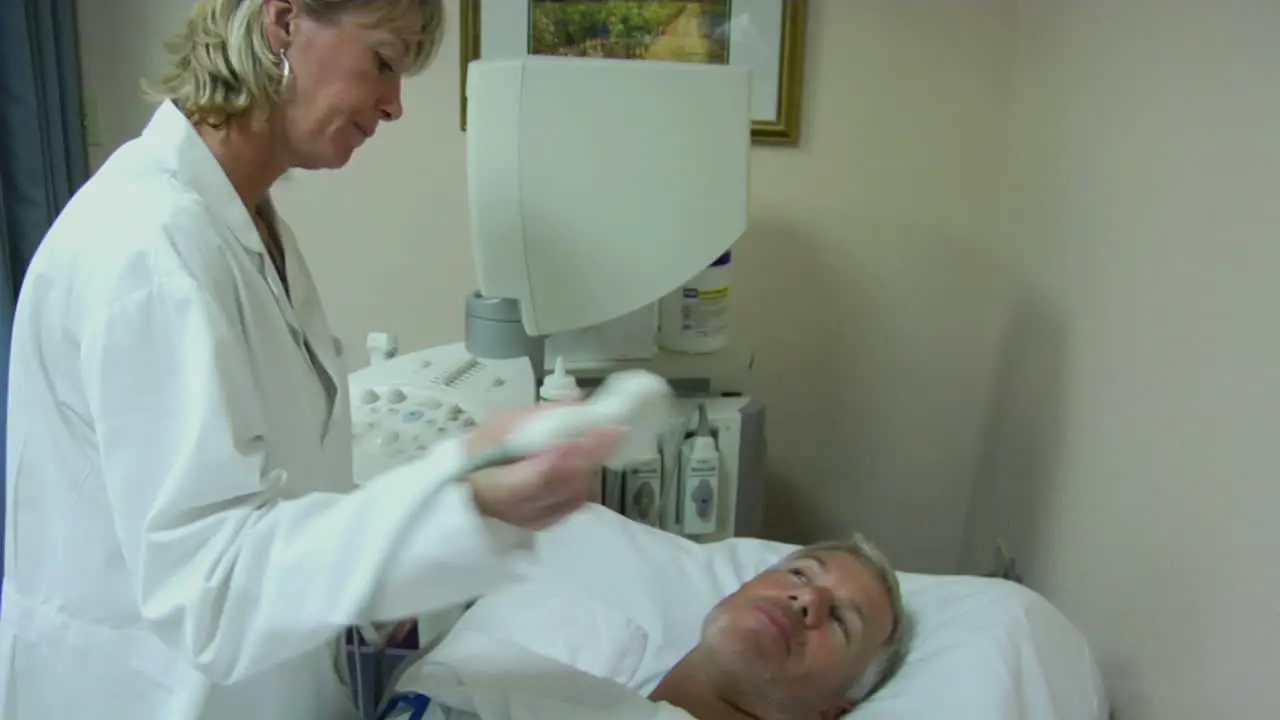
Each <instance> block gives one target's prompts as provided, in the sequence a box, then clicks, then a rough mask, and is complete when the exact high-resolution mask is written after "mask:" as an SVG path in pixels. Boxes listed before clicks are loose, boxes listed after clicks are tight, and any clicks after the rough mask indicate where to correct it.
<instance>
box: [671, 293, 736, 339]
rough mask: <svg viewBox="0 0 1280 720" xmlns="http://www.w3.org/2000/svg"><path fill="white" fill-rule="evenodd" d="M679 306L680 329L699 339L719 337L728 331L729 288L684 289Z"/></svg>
mask: <svg viewBox="0 0 1280 720" xmlns="http://www.w3.org/2000/svg"><path fill="white" fill-rule="evenodd" d="M681 294H682V296H683V297H684V302H683V303H681V306H680V329H681V330H682V331H684V332H687V333H692V334H694V335H698V336H701V337H710V336H714V335H721V334H723V333H725V332H728V330H729V288H727V287H721V288H710V289H707V290H699V289H698V288H689V287H687V288H684V290H683V291H682V293H681Z"/></svg>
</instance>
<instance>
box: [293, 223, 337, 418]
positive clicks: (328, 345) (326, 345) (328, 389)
mask: <svg viewBox="0 0 1280 720" xmlns="http://www.w3.org/2000/svg"><path fill="white" fill-rule="evenodd" d="M276 224H277V227H278V229H279V231H280V242H281V244H282V245H283V246H284V254H285V272H287V273H288V279H289V289H290V291H291V293H292V295H293V307H294V309H295V312H296V314H297V317H298V320H299V323H300V325H301V328H302V332H303V334H304V337H305V340H306V343H307V345H309V346H310V348H311V353H312V356H311V357H312V359H313V360H314V361H318V363H319V367H316V368H315V371H316V375H317V376H318V377H319V378H320V381H321V384H323V385H324V389H325V395H326V398H327V399H328V410H329V414H328V417H327V418H326V420H325V426H324V435H323V437H324V438H328V437H329V432H330V430H332V428H333V423H334V421H335V419H336V418H337V416H338V414H339V411H340V410H341V409H342V408H343V407H346V403H347V394H346V383H345V378H346V376H347V371H346V367H345V361H344V358H343V353H342V349H341V347H339V344H338V340H337V338H336V337H334V335H333V334H332V332H330V330H329V327H328V324H327V323H326V322H325V320H324V313H323V312H321V310H320V297H319V294H318V293H317V292H316V286H315V281H314V280H312V278H311V271H310V270H309V269H308V268H307V263H306V261H305V260H303V258H302V251H301V250H300V249H299V248H298V243H297V239H296V238H295V237H294V234H293V228H291V227H289V224H288V223H286V222H285V221H284V220H283V219H281V218H279V216H277V218H276Z"/></svg>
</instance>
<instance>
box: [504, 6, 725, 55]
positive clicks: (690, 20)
mask: <svg viewBox="0 0 1280 720" xmlns="http://www.w3.org/2000/svg"><path fill="white" fill-rule="evenodd" d="M729 18H730V15H729V0H682V1H672V0H595V1H594V2H592V1H591V0H533V2H531V3H530V12H529V52H530V53H531V54H534V55H564V56H571V57H574V56H576V57H604V58H617V59H637V60H668V61H675V62H693V63H710V64H717V65H722V64H724V63H726V62H728V58H729Z"/></svg>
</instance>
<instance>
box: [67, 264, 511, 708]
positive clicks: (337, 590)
mask: <svg viewBox="0 0 1280 720" xmlns="http://www.w3.org/2000/svg"><path fill="white" fill-rule="evenodd" d="M144 284H145V285H147V286H146V287H141V288H138V289H134V290H130V291H129V292H127V293H121V294H117V295H115V296H114V297H112V299H110V301H109V302H104V303H101V304H100V305H101V307H97V308H95V309H94V310H93V312H92V313H91V315H90V317H89V318H88V319H86V321H85V322H84V327H83V328H82V329H81V335H82V336H81V369H82V376H83V377H82V380H83V383H84V388H85V392H86V395H87V400H88V404H89V407H90V412H91V415H92V420H93V429H94V431H95V433H96V434H97V440H98V447H99V452H100V455H101V462H102V465H103V473H104V476H105V483H106V492H107V494H108V496H109V501H110V504H111V506H112V512H113V514H114V520H115V524H116V529H117V532H118V535H119V538H120V541H121V547H122V549H123V553H124V556H125V561H126V563H127V566H128V568H129V571H130V573H131V576H132V577H131V580H132V582H133V584H134V588H135V592H136V596H137V602H138V604H139V606H140V608H141V612H142V614H143V616H144V618H145V619H146V621H147V622H148V623H149V626H150V628H151V629H152V631H153V632H154V633H155V634H156V635H157V636H158V637H159V638H160V639H161V640H162V641H163V642H164V643H165V644H166V645H167V646H169V647H170V648H172V649H174V650H175V651H177V652H179V653H180V654H181V655H183V656H185V657H186V658H188V659H189V661H190V662H191V663H193V664H194V665H195V666H196V667H198V668H199V669H200V670H201V671H202V672H203V673H205V674H206V675H207V676H208V677H210V678H211V679H212V680H213V681H215V682H234V681H236V680H238V679H241V678H244V677H246V676H248V675H251V674H253V673H254V672H256V671H258V670H261V669H263V668H265V667H268V666H271V665H273V664H274V663H277V662H280V661H281V660H283V659H286V658H289V657H292V656H296V655H298V654H300V653H302V652H304V651H307V650H310V649H313V648H316V647H319V646H321V645H322V644H324V643H325V642H327V641H330V640H332V638H333V637H334V636H335V635H336V634H337V633H339V632H340V631H341V630H342V628H344V627H345V626H347V625H350V624H355V623H357V622H378V621H383V622H386V621H393V620H398V619H401V618H405V617H411V616H416V615H420V614H425V613H428V612H431V611H434V610H438V609H442V608H445V607H449V606H453V605H456V604H458V603H461V602H465V601H466V600H469V599H471V598H473V597H475V596H477V595H480V594H483V593H485V592H486V591H488V590H490V589H493V588H495V587H497V586H499V585H501V584H502V583H504V582H506V581H508V580H511V579H513V578H515V577H517V576H518V573H519V569H520V567H519V566H520V562H521V560H522V557H523V555H524V553H523V551H524V550H526V549H528V548H530V547H531V543H532V535H531V534H530V533H527V532H525V531H523V530H519V529H517V528H515V527H512V526H509V525H506V524H503V523H500V522H498V521H496V520H492V519H488V518H486V517H482V516H481V515H480V514H479V513H478V511H477V510H476V507H475V504H474V502H473V499H472V497H471V495H470V489H469V487H470V486H469V485H468V484H466V483H461V482H458V481H457V479H458V475H459V473H460V471H461V467H462V466H463V464H464V455H465V452H464V448H463V443H461V442H460V441H452V442H445V443H442V444H440V445H438V446H437V448H438V449H437V450H436V451H434V452H432V453H430V454H429V455H427V456H426V457H425V458H423V459H421V460H419V461H417V462H414V463H412V464H410V465H406V466H402V467H400V468H398V469H396V470H393V471H391V472H389V473H386V474H384V475H383V476H380V477H377V478H375V479H374V480H373V481H371V482H369V483H366V484H365V485H364V486H362V487H360V488H358V489H356V490H355V491H353V492H351V493H349V494H338V493H326V492H309V493H307V492H301V493H291V492H289V491H290V488H291V487H293V486H294V483H303V484H304V487H305V486H306V485H307V484H309V483H307V480H306V479H305V478H295V477H290V476H288V475H287V474H286V473H285V472H283V471H282V470H281V469H279V468H272V467H270V466H269V465H268V463H267V458H266V441H267V438H268V437H269V436H270V435H271V434H272V433H279V432H285V433H288V432H311V431H312V430H311V429H310V427H307V428H306V429H299V428H296V427H284V428H278V427H268V426H267V425H266V422H265V420H264V415H263V413H262V410H261V406H260V404H259V400H258V391H259V383H269V382H271V379H270V378H256V377H254V375H253V373H252V372H251V364H250V362H249V357H250V355H249V352H250V351H249V349H248V348H247V346H246V342H245V340H244V334H243V332H242V331H241V329H240V326H239V324H238V323H237V322H236V321H235V320H234V318H235V317H236V315H235V313H236V310H235V308H234V307H226V306H225V305H220V304H219V302H217V301H216V300H215V299H214V298H213V296H212V295H211V294H210V293H208V292H207V291H206V290H205V289H204V288H202V287H201V286H199V285H197V284H196V282H195V281H194V280H191V279H189V278H177V279H174V278H158V279H155V280H153V281H151V282H150V283H144ZM228 304H229V303H228ZM299 424H300V425H302V424H305V420H304V419H299ZM317 432H318V430H317ZM335 432H345V430H343V429H337V430H335ZM332 472H350V468H334V469H332Z"/></svg>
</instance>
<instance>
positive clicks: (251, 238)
mask: <svg viewBox="0 0 1280 720" xmlns="http://www.w3.org/2000/svg"><path fill="white" fill-rule="evenodd" d="M143 136H144V137H146V138H148V139H150V140H155V141H159V142H160V143H162V144H164V145H165V146H166V147H168V148H169V149H170V150H171V151H172V152H173V153H174V154H175V155H177V157H178V162H177V163H176V164H175V165H174V166H173V167H172V170H173V171H174V173H175V174H176V175H177V176H178V179H179V180H180V181H182V182H183V183H185V184H187V185H189V186H190V187H192V188H193V189H195V191H196V193H197V194H199V195H200V197H201V198H203V199H204V200H205V202H206V204H207V205H208V208H209V211H210V213H211V214H212V215H213V216H214V219H215V220H219V221H221V222H222V223H223V224H224V225H225V226H226V228H227V230H229V231H230V232H231V234H232V235H233V236H234V237H235V238H236V241H237V242H239V243H240V244H241V245H242V246H243V247H244V248H245V250H247V251H248V252H249V253H250V255H251V256H252V257H253V258H254V263H255V265H256V266H257V268H258V271H259V272H260V273H261V274H262V276H263V278H264V279H265V280H266V282H267V285H268V287H270V288H271V294H272V295H273V296H274V297H275V301H276V306H277V307H278V308H279V309H280V314H281V316H282V317H284V320H285V323H286V324H288V326H289V332H291V333H293V336H294V339H295V340H297V341H298V347H299V349H300V350H302V347H303V346H302V338H303V337H304V335H303V332H302V328H301V326H300V324H299V323H298V318H297V316H296V314H295V313H294V311H293V307H292V306H291V305H290V303H289V297H288V295H287V294H286V293H285V291H284V284H283V283H282V282H281V280H280V276H279V275H278V274H277V273H276V271H275V266H274V265H273V264H272V263H271V262H270V261H268V260H267V255H266V252H267V251H266V248H265V247H263V245H262V238H261V237H260V236H259V235H258V228H257V226H256V225H255V224H254V222H253V218H252V217H251V216H250V215H249V210H248V209H247V208H246V207H245V206H244V202H243V201H242V200H241V199H240V196H239V195H238V194H236V190H235V188H234V187H233V186H232V185H231V180H229V179H228V178H227V173H226V171H224V170H223V169H222V166H221V165H219V164H218V160H217V158H215V157H214V156H213V153H212V152H210V151H209V146H208V145H206V144H205V142H204V140H202V139H201V138H200V135H199V133H197V132H196V130H195V128H194V127H193V126H192V125H191V121H190V120H188V119H187V117H186V116H185V115H183V114H182V111H181V110H179V109H178V107H177V106H176V105H174V104H173V103H172V102H171V101H169V100H166V101H164V103H162V104H161V106H160V108H159V109H158V110H157V111H156V113H155V115H153V116H152V118H151V122H150V123H148V125H147V128H146V130H144V131H143Z"/></svg>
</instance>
